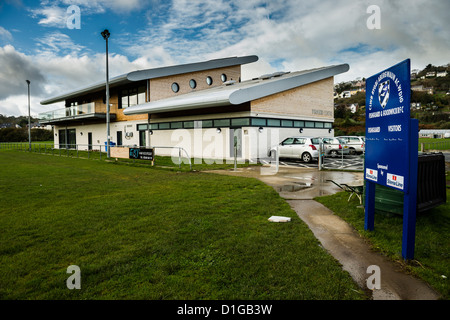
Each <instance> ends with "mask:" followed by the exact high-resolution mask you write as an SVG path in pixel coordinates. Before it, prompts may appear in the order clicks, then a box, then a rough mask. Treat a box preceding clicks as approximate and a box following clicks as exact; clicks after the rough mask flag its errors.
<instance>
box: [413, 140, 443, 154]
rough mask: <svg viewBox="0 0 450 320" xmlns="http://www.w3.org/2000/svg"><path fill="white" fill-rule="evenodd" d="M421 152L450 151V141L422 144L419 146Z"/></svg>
mask: <svg viewBox="0 0 450 320" xmlns="http://www.w3.org/2000/svg"><path fill="white" fill-rule="evenodd" d="M419 150H420V151H422V152H425V151H429V150H440V151H443V150H450V139H448V140H445V141H436V142H431V141H430V142H421V143H420V146H419Z"/></svg>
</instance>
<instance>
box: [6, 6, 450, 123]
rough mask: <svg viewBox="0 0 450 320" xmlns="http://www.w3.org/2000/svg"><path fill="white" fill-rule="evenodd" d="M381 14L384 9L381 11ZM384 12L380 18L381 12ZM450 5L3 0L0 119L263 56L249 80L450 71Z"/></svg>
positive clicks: (248, 70)
mask: <svg viewBox="0 0 450 320" xmlns="http://www.w3.org/2000/svg"><path fill="white" fill-rule="evenodd" d="M373 6H376V7H375V10H374V9H373V8H374V7H373ZM377 8H378V9H379V10H377ZM449 12H450V1H448V0H434V1H430V0H368V1H365V0H362V1H355V0H322V1H315V0H307V1H304V0H283V1H282V0H54V1H51V0H41V1H36V0H34V1H31V0H0V114H3V115H14V116H19V115H28V98H27V97H28V96H27V92H28V91H27V83H26V81H25V80H30V82H31V83H30V95H31V103H30V104H31V114H32V115H34V116H36V115H37V114H38V113H41V112H46V111H50V110H55V109H58V108H62V107H63V105H62V104H53V105H47V106H44V105H41V104H40V101H42V100H44V99H46V98H49V97H53V96H56V95H58V94H61V93H65V92H67V91H71V90H74V89H77V88H81V87H83V86H87V85H90V84H92V83H95V82H98V81H101V80H104V79H105V69H106V68H105V64H106V63H105V60H106V59H105V47H106V44H105V40H104V39H103V38H102V36H101V34H100V33H101V31H103V30H104V29H108V30H109V31H110V33H111V36H110V38H109V40H108V43H109V70H110V77H114V76H117V75H121V74H124V73H127V72H131V71H134V70H138V69H147V68H154V67H163V66H170V65H176V64H184V63H193V62H200V61H204V60H210V59H218V58H226V57H233V56H245V55H257V56H258V57H259V60H258V62H256V63H252V64H247V65H244V66H242V80H245V79H250V78H252V77H257V76H260V75H262V74H266V73H272V72H276V71H291V72H294V71H300V70H305V69H311V68H316V67H323V66H329V65H335V64H341V63H347V64H349V66H350V70H349V71H348V72H346V73H344V74H341V75H337V76H335V83H339V82H342V81H350V80H354V79H356V78H367V77H370V76H371V75H373V74H376V73H378V72H380V71H382V70H384V69H386V68H388V67H390V66H392V65H394V64H397V63H399V62H401V61H403V60H405V59H407V58H409V59H411V68H412V69H423V68H424V67H425V66H426V65H428V64H430V63H431V64H433V65H445V64H448V63H450V32H449V30H450V19H448V15H449Z"/></svg>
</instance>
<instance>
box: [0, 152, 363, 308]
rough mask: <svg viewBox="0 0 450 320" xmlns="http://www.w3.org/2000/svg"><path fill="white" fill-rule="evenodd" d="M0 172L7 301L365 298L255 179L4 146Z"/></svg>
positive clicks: (1, 278) (1, 263) (0, 265)
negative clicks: (77, 278)
mask: <svg viewBox="0 0 450 320" xmlns="http://www.w3.org/2000/svg"><path fill="white" fill-rule="evenodd" d="M0 167H1V168H2V171H1V172H2V174H1V176H0V203H1V206H0V299H167V300H171V299H274V300H276V299H365V298H366V296H365V295H364V293H363V292H361V290H360V289H359V288H358V287H357V285H356V284H355V283H354V282H353V280H352V279H351V277H350V275H349V274H348V273H347V272H344V271H343V270H342V267H341V266H340V265H339V263H338V262H337V261H336V260H335V259H334V258H332V257H331V256H330V255H329V254H328V253H327V252H326V251H325V250H324V249H323V248H322V247H321V246H320V245H319V242H318V240H317V239H316V238H315V237H314V235H313V234H312V232H311V231H310V230H309V228H308V227H307V226H306V225H305V224H304V223H303V222H302V221H301V220H300V219H299V218H298V217H297V215H296V213H295V212H294V211H293V210H292V209H291V208H290V207H289V205H288V204H287V203H286V202H285V201H284V200H283V199H282V198H281V197H280V196H279V195H278V194H277V193H276V192H275V191H274V189H273V188H271V187H268V186H267V185H265V184H263V183H262V182H260V181H258V180H257V179H249V178H239V177H231V176H225V175H216V174H211V173H202V172H174V171H170V170H163V169H157V168H152V167H135V166H128V165H117V164H116V163H114V162H101V161H89V160H85V159H76V158H70V157H55V156H50V155H43V154H37V153H28V152H18V151H7V150H6V151H5V150H2V151H0ZM271 215H282V216H288V217H291V218H292V221H291V222H289V223H271V222H268V221H267V219H268V218H269V217H270V216H271ZM70 265H77V266H79V267H80V269H81V290H69V289H67V287H66V280H67V278H68V277H69V276H70V275H69V274H67V273H66V270H67V267H68V266H70Z"/></svg>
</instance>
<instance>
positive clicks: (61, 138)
mask: <svg viewBox="0 0 450 320" xmlns="http://www.w3.org/2000/svg"><path fill="white" fill-rule="evenodd" d="M58 136H59V148H60V149H65V148H66V143H67V141H66V130H65V129H63V130H58Z"/></svg>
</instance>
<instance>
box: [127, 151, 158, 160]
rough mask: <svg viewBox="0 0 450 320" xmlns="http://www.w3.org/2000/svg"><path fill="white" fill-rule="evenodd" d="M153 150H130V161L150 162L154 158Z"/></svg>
mask: <svg viewBox="0 0 450 320" xmlns="http://www.w3.org/2000/svg"><path fill="white" fill-rule="evenodd" d="M153 150H154V149H145V148H130V153H129V157H130V159H140V160H152V161H153V156H154V151H153Z"/></svg>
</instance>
